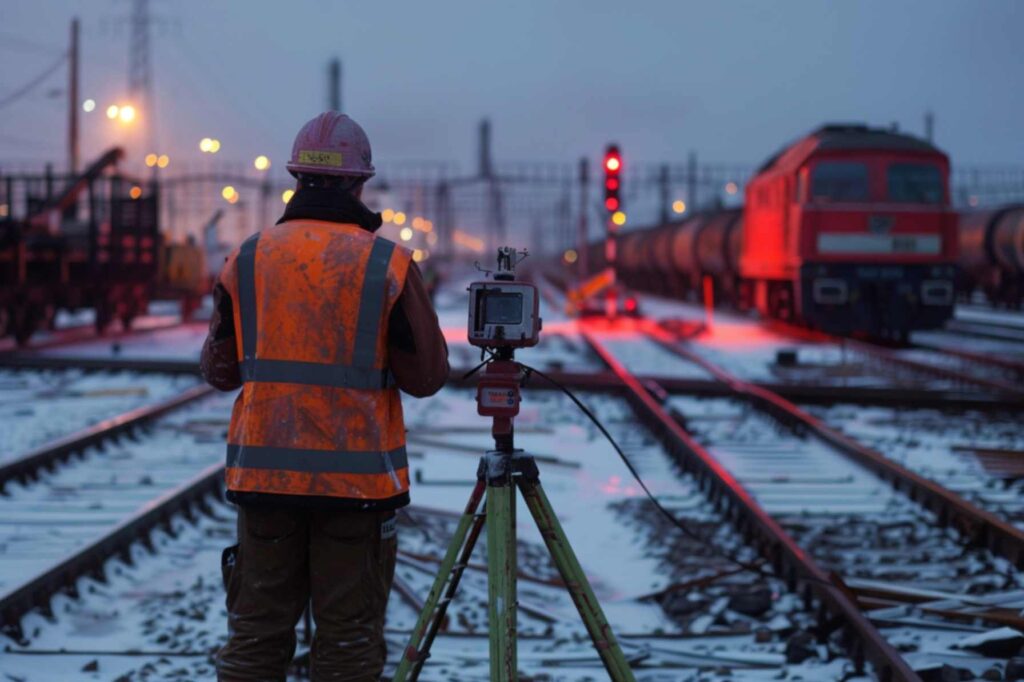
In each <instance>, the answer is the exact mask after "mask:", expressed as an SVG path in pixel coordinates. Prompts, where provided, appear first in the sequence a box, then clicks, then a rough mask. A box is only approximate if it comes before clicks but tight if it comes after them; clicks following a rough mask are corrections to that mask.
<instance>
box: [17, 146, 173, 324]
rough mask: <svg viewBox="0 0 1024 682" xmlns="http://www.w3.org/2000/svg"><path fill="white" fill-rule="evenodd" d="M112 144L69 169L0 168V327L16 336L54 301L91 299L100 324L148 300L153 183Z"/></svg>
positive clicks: (153, 263)
mask: <svg viewBox="0 0 1024 682" xmlns="http://www.w3.org/2000/svg"><path fill="white" fill-rule="evenodd" d="M123 155H124V154H123V151H122V150H120V149H116V148H115V149H112V150H110V151H108V152H107V153H105V154H104V155H103V156H101V157H100V158H99V159H98V160H97V161H96V162H95V163H93V164H92V165H91V166H90V167H89V168H88V169H87V170H86V171H85V172H84V173H82V174H81V175H77V176H66V177H64V176H55V175H53V174H51V173H47V174H45V175H37V176H28V175H21V176H3V177H0V206H2V207H3V209H4V210H3V214H2V218H0V336H6V335H8V334H11V335H13V336H14V337H15V339H16V340H17V342H18V343H19V344H24V343H25V342H27V341H28V339H29V337H31V336H32V334H33V333H34V332H35V331H36V330H37V329H38V328H40V327H42V326H46V325H48V324H52V320H53V318H54V316H55V314H56V312H57V310H60V309H66V310H72V311H73V310H76V309H78V308H93V309H94V310H95V326H96V329H97V331H98V332H99V333H102V332H103V331H104V330H105V329H106V328H107V326H108V325H109V324H110V323H111V322H112V321H113V320H115V319H119V320H120V321H121V323H122V325H123V326H124V327H126V328H128V327H130V326H131V323H132V320H133V319H134V318H135V316H136V315H138V314H140V313H142V312H144V311H145V310H146V307H147V305H148V303H149V299H150V294H151V290H152V286H153V283H154V281H155V279H156V275H157V272H158V258H157V254H158V249H159V247H160V235H159V232H158V228H157V215H158V197H157V189H156V186H155V184H154V183H143V182H138V181H134V180H132V179H130V178H127V177H125V176H123V175H121V174H120V173H118V172H117V167H116V165H117V162H118V161H119V160H120V159H121V158H122V157H123Z"/></svg>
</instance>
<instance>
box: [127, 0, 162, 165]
mask: <svg viewBox="0 0 1024 682" xmlns="http://www.w3.org/2000/svg"><path fill="white" fill-rule="evenodd" d="M133 3H134V4H133V5H132V14H131V17H130V19H129V23H130V24H131V36H130V38H129V41H128V94H129V95H130V96H131V98H132V100H133V103H134V104H135V105H136V106H138V105H139V104H140V103H141V104H142V125H144V126H145V128H146V135H145V141H146V143H147V144H148V145H149V148H150V149H149V151H151V152H155V150H156V103H155V101H154V98H153V70H152V61H151V53H150V49H149V31H150V26H151V24H152V21H153V19H152V17H151V16H150V14H149V0H133Z"/></svg>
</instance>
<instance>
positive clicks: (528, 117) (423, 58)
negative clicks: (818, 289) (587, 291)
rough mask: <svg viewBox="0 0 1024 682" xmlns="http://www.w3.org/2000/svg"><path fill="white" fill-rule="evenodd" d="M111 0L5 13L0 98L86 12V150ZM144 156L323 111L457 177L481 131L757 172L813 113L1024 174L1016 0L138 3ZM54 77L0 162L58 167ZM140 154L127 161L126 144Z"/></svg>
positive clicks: (90, 149) (270, 140)
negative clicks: (147, 95)
mask: <svg viewBox="0 0 1024 682" xmlns="http://www.w3.org/2000/svg"><path fill="white" fill-rule="evenodd" d="M131 7H132V3H131V2H129V1H128V0H77V1H76V0H46V1H45V2H40V1H39V0H4V1H3V2H2V4H0V57H2V64H3V67H2V70H0V100H2V99H3V98H5V97H7V96H8V95H9V94H10V93H12V92H14V91H15V90H17V89H18V88H19V87H21V86H22V85H24V84H25V83H27V82H28V81H30V80H31V79H32V78H33V77H34V76H36V75H38V74H39V73H41V72H43V71H44V70H45V69H46V68H47V66H48V65H50V64H52V63H53V62H54V61H55V59H56V58H57V57H59V54H60V51H61V50H62V49H64V46H65V44H66V41H67V34H68V22H69V20H70V19H71V17H72V16H74V15H78V16H80V17H81V19H82V22H83V25H82V54H83V59H84V62H83V71H82V79H83V86H82V99H84V98H86V97H92V98H94V99H95V100H96V101H97V103H98V105H99V106H98V107H97V110H96V111H94V112H93V113H92V114H90V115H87V116H83V126H84V130H85V132H86V134H87V136H88V138H89V141H88V142H87V143H85V144H84V145H83V146H84V150H83V151H84V155H85V156H90V155H92V153H94V152H96V151H97V150H98V149H99V148H100V146H101V145H104V144H106V143H109V142H112V141H114V140H115V139H116V138H115V137H114V136H115V135H120V134H122V131H121V130H119V129H118V128H117V126H116V124H114V123H111V122H110V121H108V120H107V119H106V118H105V116H104V115H103V110H104V109H105V107H106V106H107V105H108V104H109V103H111V102H114V101H119V100H123V99H124V98H125V91H126V87H127V72H128V68H127V59H128V42H129V32H128V26H127V21H126V17H127V16H128V14H129V12H130V10H131ZM151 7H152V12H153V14H154V15H156V17H157V18H158V19H159V20H160V22H159V23H158V24H156V25H155V27H154V30H153V35H152V44H153V77H154V82H155V87H156V92H157V98H158V103H159V107H158V116H157V120H158V130H159V138H160V141H161V147H164V149H161V150H155V151H166V152H168V153H170V154H171V155H172V158H173V159H175V160H182V159H184V160H185V161H195V160H197V159H198V157H199V156H200V154H199V150H198V148H197V142H198V140H199V139H200V138H202V137H204V136H207V135H209V136H216V137H218V138H219V139H220V140H221V141H222V143H223V150H222V152H221V158H223V159H225V160H233V159H237V160H240V161H241V160H247V159H251V158H253V157H254V156H255V155H256V154H260V153H264V154H268V155H269V156H270V157H271V159H272V160H274V162H275V166H274V170H275V171H278V172H280V171H281V170H282V167H283V160H284V157H285V155H286V154H287V152H288V150H289V149H290V145H291V139H292V136H293V135H294V134H295V132H296V130H297V129H298V128H299V126H300V125H301V124H302V123H303V122H304V121H305V120H306V119H308V118H310V117H311V116H313V115H314V114H316V113H318V112H319V111H320V110H322V109H323V108H324V107H325V103H326V94H325V89H326V86H325V82H326V76H325V72H326V64H327V61H328V59H329V58H331V57H332V56H335V55H337V56H339V57H341V58H342V60H343V62H344V108H345V110H346V112H347V113H349V114H351V115H352V116H353V117H354V118H356V120H358V121H359V122H360V123H361V124H362V125H363V126H364V127H365V128H366V130H367V132H368V133H369V135H370V137H371V140H372V142H373V144H374V150H375V157H376V159H377V160H378V161H379V162H388V161H398V160H410V159H428V160H446V161H454V162H457V163H459V164H460V166H461V167H462V168H464V169H471V168H472V167H473V164H474V161H473V154H474V151H473V150H474V145H475V129H476V124H477V122H478V121H479V119H480V118H481V117H484V116H488V117H490V118H491V120H492V121H493V126H494V137H495V153H496V156H497V158H499V159H508V160H544V161H574V160H575V159H577V158H579V157H580V156H581V155H589V156H591V157H592V158H593V157H596V156H597V155H598V154H599V153H600V151H601V150H602V148H603V146H604V144H605V143H606V142H608V141H610V140H615V141H618V142H619V143H620V144H621V146H622V148H623V150H624V153H625V154H626V156H627V158H632V159H638V160H645V161H683V160H684V159H685V157H686V153H687V151H688V150H690V149H694V150H696V151H697V152H698V153H699V155H700V157H701V159H702V160H706V161H715V162H723V163H742V164H753V163H757V162H759V161H761V160H762V159H763V158H764V157H765V156H766V155H768V154H769V153H771V152H772V151H773V150H775V149H776V148H778V147H779V146H780V145H781V144H782V143H784V142H785V141H787V140H790V139H792V138H793V137H795V136H797V135H799V134H802V133H804V132H806V131H808V130H809V129H811V128H813V127H815V126H817V125H819V124H820V123H822V122H825V121H867V122H869V123H872V124H877V125H889V124H890V123H892V122H898V123H899V125H900V127H901V128H902V129H904V130H908V131H911V132H915V133H920V132H922V130H923V116H924V112H925V111H926V110H928V109H931V110H933V111H934V112H935V116H936V140H937V142H938V143H939V145H940V146H941V147H943V148H944V149H945V150H947V151H948V152H949V153H950V155H951V157H952V159H953V162H954V164H962V165H975V164H983V165H1001V164H1020V163H1024V135H1022V131H1024V125H1022V121H1024V48H1022V46H1021V42H1020V40H1021V35H1022V30H1024V3H1020V2H1011V1H978V0H965V1H962V2H954V1H952V0H940V1H937V0H922V1H914V2H900V1H893V0H878V1H875V0H872V1H865V0H858V1H856V2H822V1H818V0H815V1H806V2H764V1H761V2H710V1H706V2H692V1H687V2H670V1H663V2H625V1H622V0H619V1H616V2H612V1H608V0H599V1H590V2H584V1H582V0H580V1H558V2H550V1H549V2H515V3H493V2H479V1H472V0H464V1H459V2H327V1H324V0H321V1H316V2H314V1H311V0H294V1H289V2H266V1H260V2H257V1H249V2H227V1H223V0H221V1H214V2H198V1H187V2H175V1H173V0H153V2H152V3H151ZM65 73H66V72H65V71H64V70H63V69H62V70H60V71H57V72H55V74H54V75H53V76H52V77H51V78H49V79H48V80H47V81H46V82H45V83H44V84H43V86H42V87H40V88H38V89H36V90H34V91H33V92H32V93H31V94H30V95H28V96H25V97H23V98H21V99H20V100H18V101H17V102H15V103H12V104H9V105H7V106H5V107H3V108H2V109H0V115H2V117H3V119H2V120H3V125H2V126H0V161H10V160H12V159H13V160H42V159H52V160H54V161H57V162H62V161H63V159H64V135H65V126H66V124H65V110H64V104H63V100H62V99H61V96H60V95H59V94H58V93H55V92H53V90H54V89H62V88H63V87H64V85H65V82H66V76H65V75H64V74H65ZM137 151H140V152H141V149H139V150H137Z"/></svg>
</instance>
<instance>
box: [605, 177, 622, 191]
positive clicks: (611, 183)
mask: <svg viewBox="0 0 1024 682" xmlns="http://www.w3.org/2000/svg"><path fill="white" fill-rule="evenodd" d="M604 186H605V187H607V188H608V189H618V188H619V179H618V178H608V179H607V180H605V181H604Z"/></svg>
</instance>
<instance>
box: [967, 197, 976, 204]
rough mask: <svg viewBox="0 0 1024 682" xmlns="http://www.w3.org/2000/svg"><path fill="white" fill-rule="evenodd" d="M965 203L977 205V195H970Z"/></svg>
mask: <svg viewBox="0 0 1024 682" xmlns="http://www.w3.org/2000/svg"><path fill="white" fill-rule="evenodd" d="M967 203H968V204H969V205H971V206H977V205H978V197H976V196H974V195H971V196H970V197H968V198H967Z"/></svg>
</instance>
